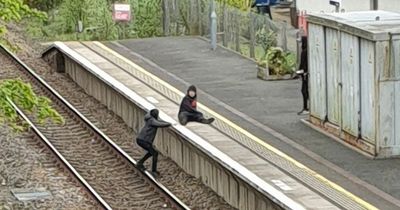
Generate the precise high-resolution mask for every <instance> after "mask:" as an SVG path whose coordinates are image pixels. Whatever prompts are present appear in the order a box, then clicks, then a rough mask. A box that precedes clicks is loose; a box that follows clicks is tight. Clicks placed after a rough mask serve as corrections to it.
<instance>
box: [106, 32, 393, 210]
mask: <svg viewBox="0 0 400 210" xmlns="http://www.w3.org/2000/svg"><path fill="white" fill-rule="evenodd" d="M105 44H106V45H107V46H108V47H110V48H112V49H113V50H115V51H116V52H118V53H120V54H121V55H123V56H124V57H127V58H129V59H130V60H132V61H133V62H135V63H137V64H139V65H140V66H142V67H144V68H145V69H146V70H148V71H150V72H151V73H153V74H155V75H157V76H158V77H160V78H162V79H163V80H165V81H167V82H168V83H170V84H172V85H173V86H175V87H176V88H178V89H179V90H181V91H183V92H184V91H185V90H186V88H187V86H188V85H189V84H195V85H197V86H198V88H199V89H200V90H201V91H200V92H199V100H200V102H202V103H204V104H205V105H207V106H208V107H210V108H212V109H213V110H215V111H216V112H218V113H220V114H222V115H224V116H225V117H227V118H228V119H230V120H232V121H233V122H235V123H236V124H238V125H240V126H241V127H243V128H245V129H246V130H248V131H250V132H251V133H253V134H255V135H256V136H257V137H259V138H261V139H262V140H264V141H265V142H267V143H269V144H271V145H272V146H274V147H276V148H278V149H279V150H281V151H283V152H285V153H286V154H288V155H290V156H291V157H293V158H294V159H296V160H297V161H299V162H301V163H303V164H305V165H306V166H308V167H309V168H311V169H312V170H314V171H316V172H317V173H319V174H321V175H323V176H324V177H326V178H328V179H329V180H331V181H333V182H334V183H337V184H338V185H340V186H343V187H344V188H345V189H346V190H348V191H350V192H352V193H353V194H355V195H357V196H359V197H360V198H362V199H364V200H366V201H368V202H369V203H372V204H373V205H375V206H377V207H379V208H380V209H391V207H394V206H395V207H396V208H400V207H399V203H400V202H399V200H398V199H400V182H399V181H398V174H400V167H398V165H400V160H398V159H388V160H371V159H369V158H367V157H365V156H363V155H361V154H359V153H357V152H355V151H353V150H351V149H349V148H347V147H345V146H343V145H342V144H340V143H337V142H336V141H333V140H332V139H330V138H329V137H327V136H325V135H323V134H321V133H319V132H317V131H315V130H313V129H311V128H310V127H308V126H306V125H304V124H303V123H302V122H300V119H302V118H305V117H306V116H298V115H297V114H296V113H297V112H298V111H299V110H300V109H301V106H302V99H301V93H300V87H301V82H300V81H298V80H288V81H271V82H266V81H261V80H258V79H257V78H256V64H255V62H254V61H251V60H249V59H245V58H243V57H242V56H240V55H237V54H236V53H234V52H232V51H229V50H225V49H223V48H218V49H217V50H216V51H211V50H210V45H209V43H207V42H206V41H204V40H202V39H200V38H196V37H165V38H151V39H140V40H124V41H119V42H109V43H105Z"/></svg>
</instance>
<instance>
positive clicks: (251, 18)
mask: <svg viewBox="0 0 400 210" xmlns="http://www.w3.org/2000/svg"><path fill="white" fill-rule="evenodd" d="M249 32H250V57H251V58H255V57H256V55H255V50H254V47H255V32H254V15H253V13H252V12H250V13H249Z"/></svg>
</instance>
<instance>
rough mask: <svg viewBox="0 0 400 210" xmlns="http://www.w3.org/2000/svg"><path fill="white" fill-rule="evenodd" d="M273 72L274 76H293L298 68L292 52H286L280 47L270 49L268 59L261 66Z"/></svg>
mask: <svg viewBox="0 0 400 210" xmlns="http://www.w3.org/2000/svg"><path fill="white" fill-rule="evenodd" d="M266 64H268V68H269V69H270V70H271V73H272V74H274V75H285V74H292V73H293V72H294V68H295V66H296V58H295V56H294V54H293V53H291V52H284V51H283V50H282V48H280V47H271V48H269V49H268V52H267V55H266V59H265V60H262V61H261V62H260V63H259V65H260V66H263V67H266Z"/></svg>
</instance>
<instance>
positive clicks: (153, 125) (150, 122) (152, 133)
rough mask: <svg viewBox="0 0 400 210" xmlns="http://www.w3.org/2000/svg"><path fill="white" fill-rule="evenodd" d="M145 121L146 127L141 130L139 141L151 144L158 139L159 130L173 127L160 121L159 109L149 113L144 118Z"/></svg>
mask: <svg viewBox="0 0 400 210" xmlns="http://www.w3.org/2000/svg"><path fill="white" fill-rule="evenodd" d="M144 120H145V122H146V123H145V125H144V127H143V128H142V129H141V130H140V132H139V135H138V136H137V139H140V140H143V141H146V142H150V143H153V141H154V138H155V137H156V134H157V128H160V127H168V126H170V125H171V123H168V122H164V121H162V120H158V110H157V109H153V110H151V111H150V112H149V113H147V114H146V116H145V117H144Z"/></svg>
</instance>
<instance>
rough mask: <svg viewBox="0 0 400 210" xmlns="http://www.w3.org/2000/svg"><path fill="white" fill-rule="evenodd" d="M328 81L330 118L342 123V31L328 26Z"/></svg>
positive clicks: (336, 123) (338, 123)
mask: <svg viewBox="0 0 400 210" xmlns="http://www.w3.org/2000/svg"><path fill="white" fill-rule="evenodd" d="M325 31H326V40H329V41H328V42H326V57H327V59H326V74H327V77H326V82H327V89H328V90H327V94H328V98H327V101H328V120H329V122H332V123H333V124H335V125H338V126H339V125H340V124H341V94H340V91H341V87H340V85H339V84H340V83H341V73H340V72H341V71H340V67H341V66H340V33H339V32H338V31H337V30H333V29H330V28H326V29H325Z"/></svg>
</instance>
